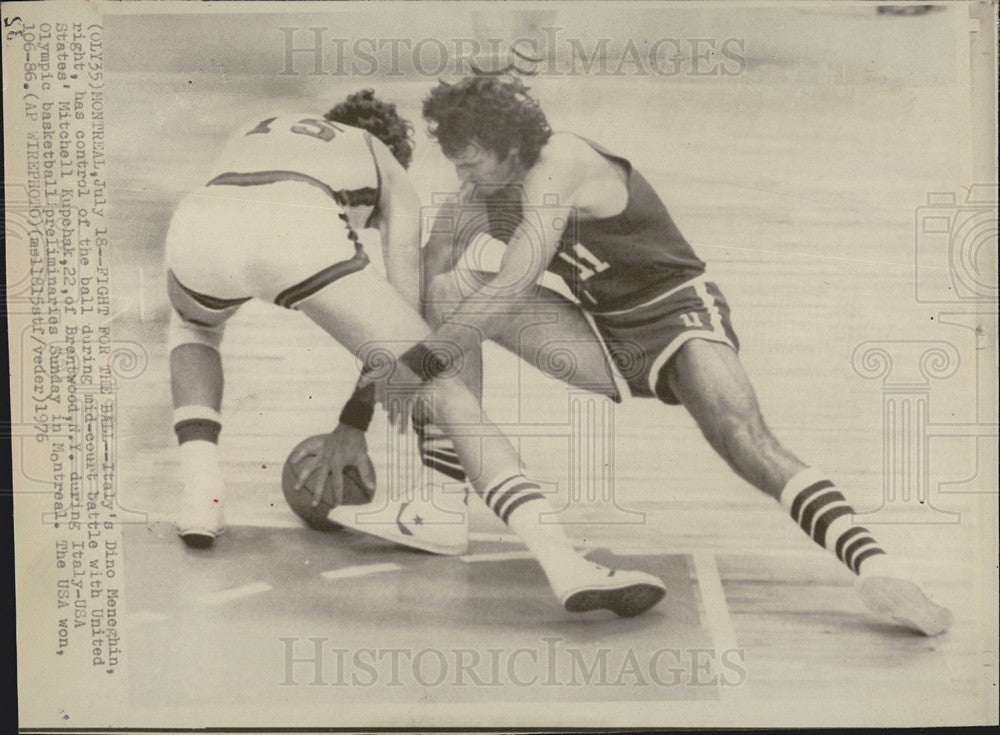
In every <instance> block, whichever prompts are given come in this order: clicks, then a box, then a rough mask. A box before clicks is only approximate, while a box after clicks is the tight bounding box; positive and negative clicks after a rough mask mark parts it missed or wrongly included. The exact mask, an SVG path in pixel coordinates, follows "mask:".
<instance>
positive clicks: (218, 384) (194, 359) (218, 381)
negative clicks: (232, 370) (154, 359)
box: [170, 344, 223, 411]
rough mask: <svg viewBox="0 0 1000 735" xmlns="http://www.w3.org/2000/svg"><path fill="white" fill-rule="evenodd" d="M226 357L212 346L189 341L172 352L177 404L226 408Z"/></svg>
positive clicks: (215, 408) (171, 373)
mask: <svg viewBox="0 0 1000 735" xmlns="http://www.w3.org/2000/svg"><path fill="white" fill-rule="evenodd" d="M222 388H223V377H222V357H221V356H220V355H219V353H218V352H217V351H215V350H213V349H212V348H211V347H206V346H205V345H199V344H185V345H180V346H178V347H175V348H174V349H173V350H172V351H171V353H170V392H171V394H172V395H173V398H174V408H180V407H181V406H191V405H198V406H208V407H210V408H212V409H214V410H216V411H219V410H220V409H221V408H222Z"/></svg>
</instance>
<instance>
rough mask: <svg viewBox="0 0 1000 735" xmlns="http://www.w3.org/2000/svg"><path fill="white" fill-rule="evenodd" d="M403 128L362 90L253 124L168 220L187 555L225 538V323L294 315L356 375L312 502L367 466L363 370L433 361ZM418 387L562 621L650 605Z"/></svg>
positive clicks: (656, 586)
mask: <svg viewBox="0 0 1000 735" xmlns="http://www.w3.org/2000/svg"><path fill="white" fill-rule="evenodd" d="M410 129H411V128H410V125H409V123H407V122H406V121H405V120H402V119H400V118H399V116H398V115H397V113H396V109H395V106H394V105H391V104H387V103H384V102H381V101H379V100H378V99H376V98H375V96H374V94H373V93H372V91H371V90H365V91H363V92H360V93H358V94H355V95H351V96H350V97H348V98H347V100H346V101H345V102H343V103H341V104H339V105H337V106H336V107H334V108H333V109H332V110H331V111H330V112H329V113H327V114H326V116H318V115H312V114H296V115H276V116H273V117H268V118H266V119H262V120H259V121H254V122H253V123H251V124H249V125H247V126H245V127H244V128H242V129H240V130H239V131H238V132H237V133H236V134H235V135H234V136H233V137H232V138H231V139H230V140H229V142H228V143H227V144H226V146H225V148H224V150H223V152H222V155H221V157H220V159H219V161H218V162H217V163H216V165H215V169H214V171H213V174H212V176H211V179H210V180H209V182H208V183H207V184H206V185H205V186H204V187H203V188H201V189H199V190H198V191H196V192H194V193H193V194H191V195H189V196H187V197H186V198H185V199H184V200H183V201H182V202H181V204H180V205H179V207H178V209H177V211H176V213H175V214H174V217H173V219H172V221H171V224H170V230H169V233H168V236H167V264H168V266H169V275H168V290H169V294H170V299H171V302H172V303H173V306H174V311H173V314H172V317H171V324H170V338H169V339H170V346H171V353H170V370H171V387H172V392H173V401H174V430H175V432H176V434H177V439H178V442H179V445H180V455H181V471H182V479H183V485H184V492H183V498H182V507H181V511H180V513H179V516H178V520H177V530H178V533H179V534H180V536H181V537H182V538H183V539H184V541H185V542H186V543H188V544H189V545H191V546H195V547H205V546H208V545H210V544H211V543H212V542H213V541H214V539H215V537H216V536H218V535H219V534H220V533H221V532H222V530H223V528H224V524H223V519H222V508H223V503H224V495H225V486H224V482H223V477H222V472H221V469H220V464H219V458H218V453H217V441H218V436H219V433H220V430H221V427H222V419H221V416H220V408H221V400H222V388H223V371H222V360H221V357H220V353H219V346H220V343H221V340H222V336H223V331H224V327H225V322H226V320H227V319H229V318H230V317H231V316H232V315H233V314H234V313H235V312H236V311H237V310H238V309H239V307H240V305H241V304H243V303H245V302H246V301H249V300H250V299H252V298H258V299H263V300H266V301H268V302H271V303H274V304H276V305H277V306H279V307H283V308H287V309H295V310H298V311H301V312H302V313H304V314H305V315H306V316H307V317H309V318H310V319H312V320H313V321H314V322H316V323H317V324H319V325H320V326H321V327H323V329H325V330H326V331H327V332H328V333H329V334H330V335H331V336H332V337H333V338H334V339H336V340H337V341H338V342H339V343H340V344H342V345H343V346H344V347H346V348H347V349H349V350H350V351H351V352H352V353H353V354H355V355H357V356H358V358H359V359H360V360H361V361H362V362H363V363H364V364H366V367H367V368H368V370H367V372H368V373H369V375H368V378H367V379H366V385H365V387H363V388H359V390H357V391H356V392H355V395H354V396H353V397H352V399H351V401H350V402H349V403H348V405H347V407H345V409H344V411H343V412H342V414H341V417H340V425H339V426H338V427H337V429H336V431H335V433H336V437H334V436H333V435H331V437H328V438H327V440H325V441H324V442H323V447H316V448H315V449H316V450H317V451H318V453H320V454H321V455H322V456H321V459H320V460H319V461H318V462H314V463H313V464H312V465H310V467H309V468H307V471H306V473H305V474H312V475H315V476H316V478H315V481H316V483H317V490H316V493H317V495H319V494H320V493H321V492H322V486H323V483H324V481H325V480H326V471H325V468H326V467H327V465H328V463H329V462H330V461H333V460H334V459H335V460H336V461H338V462H339V461H344V460H346V461H349V462H350V461H352V460H353V463H355V464H357V465H358V466H360V467H362V468H364V467H365V464H364V462H361V461H358V460H360V459H362V458H363V457H364V456H365V452H364V430H365V429H367V426H368V422H369V420H370V419H371V416H372V412H373V404H374V395H375V390H374V389H375V383H373V382H371V381H372V380H373V378H372V375H371V371H372V369H374V368H373V364H374V362H376V361H377V360H379V359H381V360H382V361H383V364H382V366H381V368H382V370H383V373H385V367H386V366H385V364H384V362H385V358H386V357H388V359H389V362H390V366H389V367H390V368H393V369H397V368H398V370H396V372H401V373H402V374H403V375H404V377H405V376H406V375H413V372H415V373H416V374H417V375H419V376H420V377H422V378H428V376H426V375H424V374H423V373H424V372H425V369H424V365H425V364H426V363H427V362H428V358H429V356H430V355H432V354H433V352H434V348H433V346H431V345H429V344H427V343H425V342H423V340H424V339H425V338H426V337H428V336H430V328H429V327H428V326H427V324H426V323H425V322H424V321H423V320H422V319H421V318H420V316H419V314H418V312H417V311H416V310H415V308H414V307H415V306H416V304H417V302H418V282H419V273H418V254H419V229H420V226H419V217H418V215H419V211H418V205H419V201H418V199H417V196H416V194H415V192H414V189H413V187H412V185H411V184H410V182H409V180H408V178H407V174H406V172H405V170H404V168H405V167H406V166H407V165H408V164H409V161H410V158H411V154H412V143H411V141H410V139H409V131H410ZM364 227H377V228H378V230H379V232H380V233H381V237H382V245H383V250H384V253H385V262H386V270H387V275H388V281H386V280H384V279H383V278H382V277H381V276H380V275H378V274H377V273H375V271H374V270H373V269H371V268H368V267H367V266H368V257H367V256H366V255H365V252H364V249H363V247H362V244H361V242H360V240H359V239H358V236H357V234H356V231H357V230H358V229H360V228H364ZM411 371H412V372H411ZM274 377H277V376H274ZM413 377H414V380H416V376H413ZM394 379H395V376H394ZM424 383H426V385H427V387H428V389H429V390H430V391H431V402H430V405H431V407H432V408H431V410H432V411H433V412H434V413H433V418H434V420H435V421H436V422H437V423H439V424H441V425H442V426H443V428H444V429H445V430H446V431H447V430H448V428H449V427H450V426H452V425H454V424H469V423H473V422H475V423H476V424H478V425H479V436H478V437H475V438H463V437H455V440H454V441H455V449H456V450H457V454H458V457H459V458H460V459H461V460H462V461H463V462H464V465H463V466H464V468H465V469H466V471H467V473H468V475H469V477H470V478H471V482H472V484H473V486H474V487H475V489H476V490H477V492H478V493H479V494H480V495H481V496H483V497H484V498H485V499H486V500H487V503H488V504H489V505H490V507H491V508H492V509H493V510H494V511H495V512H496V513H497V514H498V515H499V516H500V517H501V518H502V519H503V520H504V521H505V522H506V523H507V524H508V525H509V526H510V527H511V528H512V529H513V530H514V531H515V532H516V533H518V534H519V535H520V536H521V538H522V539H523V540H524V542H525V543H526V544H527V545H528V547H529V548H530V549H531V550H532V551H533V552H534V553H535V554H536V556H537V558H538V560H539V562H540V564H541V566H542V568H543V569H544V571H545V574H546V576H547V578H548V580H549V582H550V583H551V585H552V589H553V591H554V592H555V594H556V596H557V597H558V598H559V599H560V601H561V602H562V603H563V605H564V606H565V607H566V609H567V610H570V611H572V612H582V611H587V610H592V609H598V608H606V609H610V610H613V611H614V612H616V613H617V614H619V615H622V616H632V615H637V614H639V613H641V612H643V611H644V610H646V609H648V608H649V607H651V606H653V605H655V604H656V603H657V602H658V601H659V600H660V599H661V598H662V596H663V594H664V592H665V589H664V587H663V584H662V583H661V582H660V580H658V579H656V578H655V577H653V576H651V575H648V574H644V573H642V572H627V571H618V572H616V571H615V570H611V569H607V568H605V567H602V566H600V565H597V564H593V563H591V562H589V561H587V560H586V559H584V558H583V557H582V556H581V555H579V554H578V553H577V552H576V550H575V549H574V548H573V547H572V546H571V545H570V543H569V541H568V540H567V538H566V536H565V535H564V534H563V532H562V530H561V529H560V528H559V527H558V526H555V525H552V524H540V523H539V521H538V519H539V517H540V516H541V515H542V514H545V513H551V512H552V507H551V505H550V504H549V502H548V500H547V499H546V498H545V497H544V496H543V495H541V494H540V493H539V488H538V486H537V485H536V484H535V483H534V482H532V481H530V480H528V479H527V478H526V477H525V476H524V475H523V474H522V470H521V465H520V460H519V457H518V456H517V454H516V453H515V451H514V449H513V447H512V446H511V445H510V443H509V442H508V441H507V440H506V438H505V437H503V435H502V434H500V432H499V430H497V429H496V427H495V426H493V425H492V424H491V423H489V421H488V420H484V421H480V415H481V414H480V409H479V406H478V404H477V403H476V401H475V400H474V399H473V397H472V395H471V394H470V393H469V392H468V391H467V390H466V388H465V387H464V386H463V385H462V383H461V382H460V381H457V380H451V381H446V380H433V379H429V378H428V379H426V380H425V381H424ZM480 441H482V442H483V446H484V447H485V449H484V450H483V451H482V452H481V453H480ZM345 447H346V448H347V449H346V450H345ZM313 469H315V470H317V471H316V472H312V470H313ZM371 479H372V478H371V477H370V476H369V478H368V481H369V482H371ZM412 533H413V535H414V537H415V540H416V542H417V543H419V542H420V541H421V540H422V539H423V538H424V535H423V533H422V529H421V528H420V527H419V526H416V527H415V528H414V530H413V531H412ZM430 541H431V543H433V539H431V540H430Z"/></svg>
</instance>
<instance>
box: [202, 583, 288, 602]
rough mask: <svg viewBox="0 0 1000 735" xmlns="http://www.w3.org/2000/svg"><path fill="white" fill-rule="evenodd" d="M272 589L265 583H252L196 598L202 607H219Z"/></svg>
mask: <svg viewBox="0 0 1000 735" xmlns="http://www.w3.org/2000/svg"><path fill="white" fill-rule="evenodd" d="M272 589H274V588H273V587H272V586H271V585H269V584H268V583H267V582H253V583H251V584H245V585H243V586H242V587H233V588H232V589H228V590H219V591H218V592H209V593H208V594H207V595H201V596H200V597H199V598H198V602H200V603H201V604H203V605H221V604H222V603H224V602H230V601H232V600H239V599H241V598H243V597H251V596H253V595H259V594H260V593H262V592H270V591H271V590H272Z"/></svg>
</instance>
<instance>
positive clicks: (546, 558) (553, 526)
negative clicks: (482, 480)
mask: <svg viewBox="0 0 1000 735" xmlns="http://www.w3.org/2000/svg"><path fill="white" fill-rule="evenodd" d="M479 495H480V497H482V499H483V501H484V502H485V503H486V505H487V506H489V508H490V510H492V511H493V512H494V513H496V514H497V517H498V518H500V520H502V521H503V522H504V523H506V524H507V526H508V527H509V528H510V529H511V530H512V531H514V533H516V534H517V535H518V536H520V537H521V540H522V541H524V543H525V545H527V547H528V548H529V549H530V550H531V551H532V553H534V555H535V556H536V557H537V558H538V561H539V562H540V563H541V564H542V567H544V568H546V569H548V568H550V565H551V564H555V563H559V562H562V561H564V560H565V559H566V554H567V552H568V553H569V554H572V555H573V556H574V557H576V556H577V554H576V550H575V549H574V548H573V546H572V544H570V542H569V539H568V538H567V537H566V534H565V533H564V532H563V530H562V526H560V525H559V524H558V523H555V522H552V523H544V522H542V517H543V516H544V515H551V514H554V513H555V509H554V508H553V507H552V504H551V503H549V501H548V499H547V498H546V497H545V496H544V495H542V493H541V488H539V487H538V484H537V483H535V482H532V481H531V480H529V479H528V478H526V477H525V476H524V475H522V474H515V475H511V476H509V477H507V478H506V479H505V480H503V481H501V482H493V483H490V484H489V485H488V486H487V487H486V490H485V491H482V492H479Z"/></svg>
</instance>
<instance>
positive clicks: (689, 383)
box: [666, 339, 806, 499]
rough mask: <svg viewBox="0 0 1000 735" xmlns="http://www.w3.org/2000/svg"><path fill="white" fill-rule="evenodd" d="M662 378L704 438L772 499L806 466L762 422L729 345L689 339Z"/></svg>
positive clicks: (758, 409)
mask: <svg viewBox="0 0 1000 735" xmlns="http://www.w3.org/2000/svg"><path fill="white" fill-rule="evenodd" d="M666 369H667V380H668V381H669V385H670V389H671V390H672V391H674V393H675V394H676V395H677V397H678V398H680V400H681V402H682V403H683V404H684V407H685V408H687V410H688V411H689V412H690V413H691V416H693V417H694V420H695V421H696V422H697V423H698V426H699V428H700V429H701V431H702V433H703V434H704V435H705V438H706V439H707V440H708V442H709V444H711V445H712V448H713V449H715V451H716V452H718V453H719V455H720V456H721V457H722V458H723V459H724V460H726V462H727V463H728V464H729V466H730V467H732V469H733V471H734V472H736V474H738V475H739V476H740V477H742V478H743V479H744V480H746V481H747V482H749V483H750V484H751V485H753V486H754V487H756V488H758V489H760V490H762V491H763V492H765V493H767V494H768V495H770V496H771V497H773V498H775V499H778V498H779V496H780V495H781V491H782V489H783V488H784V487H785V485H786V484H787V483H788V481H789V480H790V479H792V477H794V476H795V475H796V474H798V473H799V472H801V471H802V470H804V469H805V468H806V465H805V464H803V463H802V462H801V461H799V459H798V458H796V457H795V456H794V455H793V454H792V453H791V452H789V451H788V450H787V449H785V448H784V447H782V446H781V444H780V443H779V442H778V440H777V439H775V437H774V435H773V434H771V431H770V430H769V429H768V428H767V425H766V424H765V423H764V418H763V416H761V413H760V408H759V407H758V405H757V396H756V395H755V393H754V390H753V386H752V385H751V384H750V379H749V378H748V377H747V374H746V371H745V370H744V369H743V365H742V363H740V360H739V358H738V357H737V355H736V353H735V352H734V351H733V350H732V348H730V347H728V346H727V345H724V344H720V343H717V342H709V341H707V340H702V339H693V340H691V341H689V342H688V343H687V344H685V345H684V346H683V347H681V348H680V350H678V352H677V354H676V355H675V356H674V357H673V359H672V360H671V361H670V363H669V364H668V365H667V368H666Z"/></svg>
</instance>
